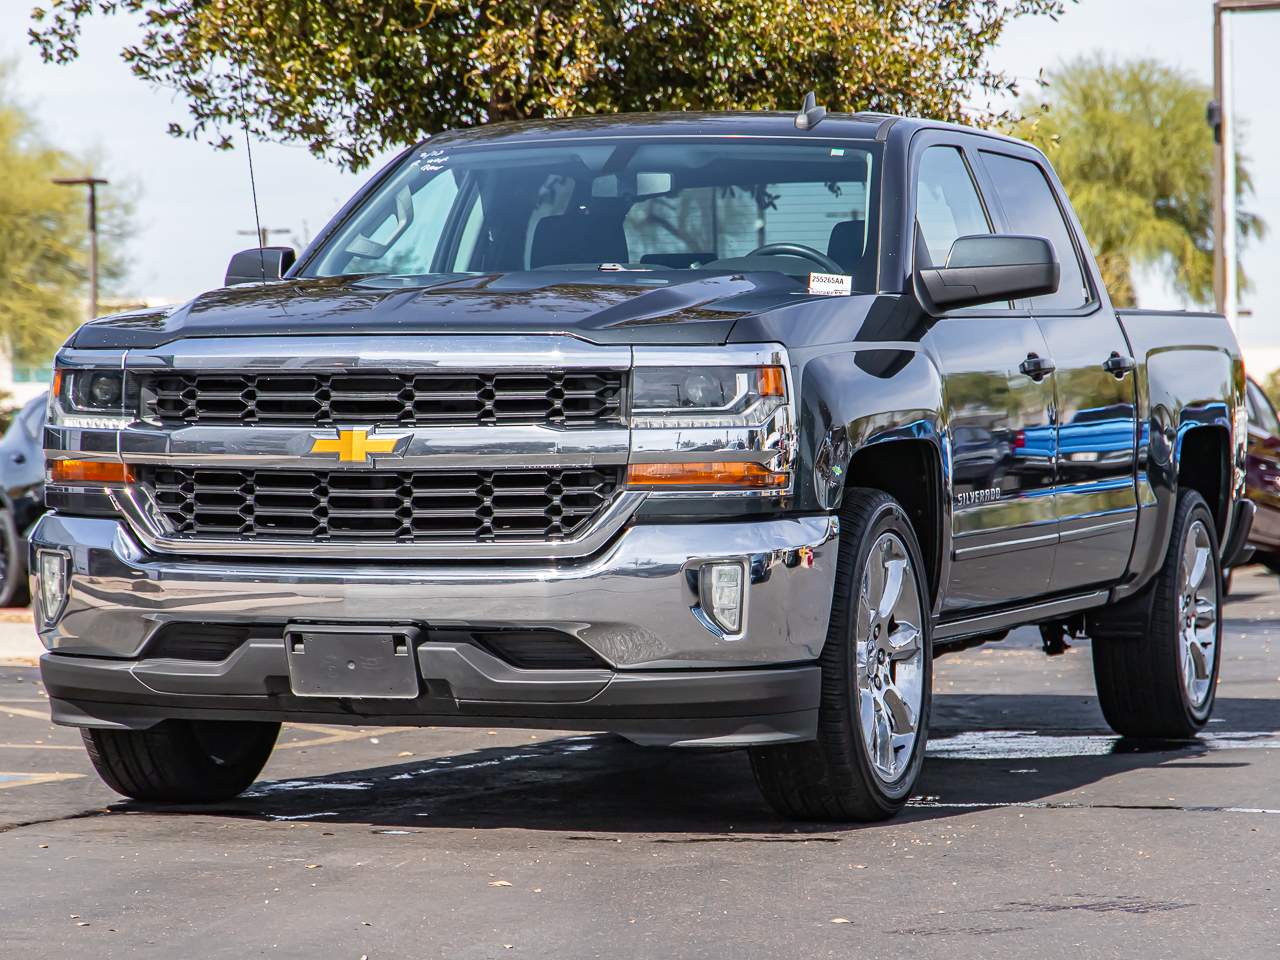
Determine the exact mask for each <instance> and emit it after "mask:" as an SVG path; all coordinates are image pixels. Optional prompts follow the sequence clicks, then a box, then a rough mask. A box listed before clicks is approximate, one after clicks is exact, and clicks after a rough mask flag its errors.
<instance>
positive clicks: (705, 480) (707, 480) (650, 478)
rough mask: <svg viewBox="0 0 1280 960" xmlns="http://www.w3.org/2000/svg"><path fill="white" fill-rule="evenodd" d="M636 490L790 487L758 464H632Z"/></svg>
mask: <svg viewBox="0 0 1280 960" xmlns="http://www.w3.org/2000/svg"><path fill="white" fill-rule="evenodd" d="M627 483H628V484H629V485H630V486H633V487H754V488H760V487H763V488H773V487H785V486H786V485H787V474H785V473H774V472H773V471H772V470H770V469H768V468H767V467H762V466H760V464H758V463H739V462H736V461H733V462H726V463H633V464H632V465H631V466H630V468H628V470H627Z"/></svg>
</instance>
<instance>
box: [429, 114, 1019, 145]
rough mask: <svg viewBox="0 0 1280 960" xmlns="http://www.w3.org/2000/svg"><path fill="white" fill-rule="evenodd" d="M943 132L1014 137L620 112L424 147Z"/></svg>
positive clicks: (887, 118) (778, 117)
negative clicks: (605, 139)
mask: <svg viewBox="0 0 1280 960" xmlns="http://www.w3.org/2000/svg"><path fill="white" fill-rule="evenodd" d="M925 128H939V129H951V130H963V131H964V132H966V133H973V134H979V135H982V136H989V137H995V138H998V139H1002V140H1009V139H1011V138H1009V137H1005V136H1003V135H1002V134H999V133H994V132H992V131H989V130H982V129H980V128H977V127H969V126H961V125H957V124H952V123H946V122H943V121H940V120H928V119H923V118H919V117H902V116H896V115H894V114H888V113H871V112H865V113H828V114H826V115H825V116H823V117H822V119H821V120H820V121H819V122H818V123H816V124H815V125H814V126H813V127H811V128H809V129H801V128H799V127H797V126H796V113H795V112H794V111H785V110H756V111H747V110H744V111H733V112H709V111H707V112H693V111H690V112H665V113H614V114H594V115H589V116H581V117H566V118H563V119H554V120H521V121H509V122H504V123H493V124H484V125H480V126H474V127H463V128H459V129H456V130H445V131H443V132H441V133H438V134H434V135H432V136H431V137H429V138H428V139H426V140H424V141H423V143H424V144H428V143H429V144H431V145H432V146H440V145H441V144H450V145H456V146H465V145H469V144H478V143H500V142H507V143H520V142H533V141H539V140H575V139H582V138H584V137H670V136H691V137H692V136H702V137H707V136H711V137H812V138H813V139H815V140H831V139H841V140H884V139H885V138H886V137H887V136H888V134H889V130H890V129H894V130H895V131H896V132H899V133H906V134H907V135H910V134H911V133H914V132H915V131H916V130H920V129H925Z"/></svg>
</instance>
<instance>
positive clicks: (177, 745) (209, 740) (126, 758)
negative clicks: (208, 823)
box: [80, 720, 280, 803]
mask: <svg viewBox="0 0 1280 960" xmlns="http://www.w3.org/2000/svg"><path fill="white" fill-rule="evenodd" d="M279 733H280V724H278V723H256V722H255V723H246V722H237V721H230V720H165V721H164V722H163V723H160V724H157V725H156V726H154V727H152V728H151V729H149V730H95V729H85V730H81V731H80V734H81V736H82V737H83V738H84V745H85V749H86V750H87V751H88V752H89V759H90V760H92V761H93V766H94V768H95V769H96V770H97V771H98V776H100V777H102V779H103V780H104V781H105V782H106V784H107V786H109V787H110V788H111V789H112V790H114V791H116V792H117V793H121V794H124V795H125V796H126V797H132V798H133V799H134V800H149V801H155V802H162V803H208V802H212V801H216V800H229V799H230V798H232V797H234V796H236V795H237V794H239V793H241V792H242V791H243V790H244V789H245V787H247V786H249V784H251V783H253V781H254V779H255V778H256V777H257V776H258V774H259V773H260V772H261V771H262V767H263V765H264V764H266V762H267V758H268V757H270V756H271V750H272V748H273V747H274V746H275V743H276V737H277V736H278V735H279Z"/></svg>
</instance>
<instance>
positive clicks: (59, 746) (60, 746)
mask: <svg viewBox="0 0 1280 960" xmlns="http://www.w3.org/2000/svg"><path fill="white" fill-rule="evenodd" d="M83 749H84V747H82V746H81V745H80V744H78V743H0V750H83Z"/></svg>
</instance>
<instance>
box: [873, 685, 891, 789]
mask: <svg viewBox="0 0 1280 960" xmlns="http://www.w3.org/2000/svg"><path fill="white" fill-rule="evenodd" d="M872 722H873V723H874V724H875V728H874V729H875V734H874V739H873V741H872V747H871V755H872V756H873V757H874V758H875V764H876V766H878V767H879V768H880V769H881V770H884V771H885V772H886V773H887V774H888V775H889V776H890V777H892V776H893V775H894V762H893V761H894V755H893V732H892V730H891V729H890V722H889V711H888V709H887V708H886V707H885V705H884V702H883V701H882V700H876V701H875V718H874V720H873V721H872Z"/></svg>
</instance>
